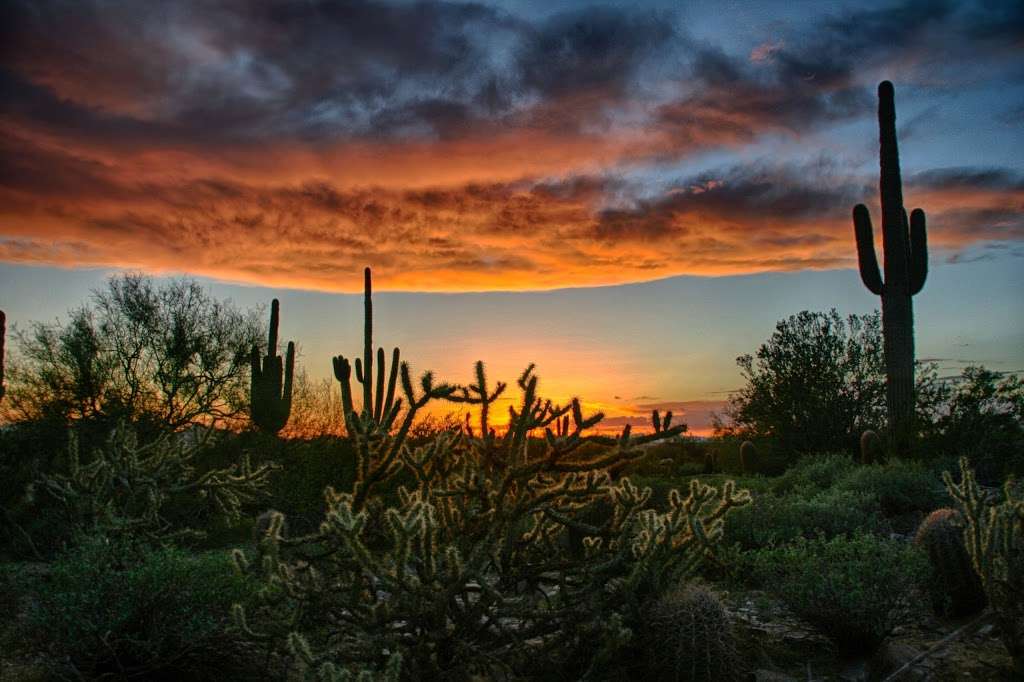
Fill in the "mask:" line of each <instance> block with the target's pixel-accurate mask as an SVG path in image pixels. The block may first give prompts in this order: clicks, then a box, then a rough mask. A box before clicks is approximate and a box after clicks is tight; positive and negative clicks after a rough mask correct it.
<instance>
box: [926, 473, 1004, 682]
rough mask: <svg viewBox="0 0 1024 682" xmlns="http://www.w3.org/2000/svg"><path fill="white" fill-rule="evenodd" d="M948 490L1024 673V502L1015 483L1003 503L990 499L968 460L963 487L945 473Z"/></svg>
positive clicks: (970, 551)
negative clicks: (955, 503)
mask: <svg viewBox="0 0 1024 682" xmlns="http://www.w3.org/2000/svg"><path fill="white" fill-rule="evenodd" d="M942 478H943V481H945V483H946V490H948V491H949V494H950V496H951V497H952V498H953V499H954V500H956V502H957V504H958V505H959V506H960V509H961V510H962V512H963V515H964V518H965V520H966V529H965V531H964V543H965V545H966V547H967V552H968V554H970V556H971V561H972V562H973V564H974V570H975V571H976V572H977V574H978V576H979V577H980V578H981V584H982V587H984V589H985V595H986V596H987V597H988V603H989V605H990V606H991V607H992V610H993V611H994V612H995V616H996V622H997V624H998V625H999V631H1000V636H1001V637H1002V639H1003V644H1005V645H1006V648H1007V650H1008V651H1009V652H1010V656H1011V657H1012V658H1013V664H1014V670H1015V672H1016V673H1017V674H1018V675H1024V499H1021V497H1020V492H1019V490H1018V489H1016V488H1015V482H1014V481H1013V479H1011V480H1009V481H1007V482H1006V484H1005V486H1004V487H1003V491H1002V492H1003V494H1002V501H1001V502H997V501H995V500H994V499H992V497H990V496H989V495H987V494H986V493H985V492H984V491H983V490H982V489H981V487H980V486H979V485H978V481H977V479H976V478H975V476H974V472H973V471H972V470H971V468H970V465H969V464H968V462H967V458H966V457H963V458H961V459H960V483H959V484H957V483H956V482H955V481H954V480H953V477H952V475H950V473H949V472H948V471H947V472H944V473H943V475H942Z"/></svg>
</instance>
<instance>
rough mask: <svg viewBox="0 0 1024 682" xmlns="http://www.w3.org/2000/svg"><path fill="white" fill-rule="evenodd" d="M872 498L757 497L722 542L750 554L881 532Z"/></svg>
mask: <svg viewBox="0 0 1024 682" xmlns="http://www.w3.org/2000/svg"><path fill="white" fill-rule="evenodd" d="M877 509H878V503H877V500H876V498H875V497H873V496H872V495H870V494H864V493H854V492H851V491H838V490H825V491H822V492H819V493H816V494H814V495H811V496H809V497H805V496H804V495H803V494H802V493H800V494H792V495H787V496H777V495H772V494H765V495H757V496H755V497H754V501H753V504H750V505H748V506H746V507H744V508H742V509H737V510H736V511H735V512H734V513H732V514H730V515H729V518H728V519H727V520H726V524H725V535H724V537H723V542H724V544H726V545H729V546H732V545H738V546H739V547H740V549H743V550H750V549H758V548H762V547H771V546H776V545H781V544H784V543H787V542H792V541H793V540H796V539H797V538H814V537H817V536H819V535H822V536H824V537H827V538H832V537H837V536H842V535H853V534H855V533H858V532H871V531H876V530H879V529H880V528H881V526H882V518H881V516H880V515H879V514H878V511H877Z"/></svg>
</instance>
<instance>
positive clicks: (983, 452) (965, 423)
mask: <svg viewBox="0 0 1024 682" xmlns="http://www.w3.org/2000/svg"><path fill="white" fill-rule="evenodd" d="M936 431H937V432H938V434H939V435H938V436H937V437H936V438H935V439H934V444H933V447H934V448H936V449H939V450H942V451H944V452H947V453H951V454H954V455H956V456H958V457H959V456H966V457H967V458H968V460H969V461H970V462H971V464H972V466H973V467H974V469H975V472H976V474H977V476H978V477H979V478H980V479H981V480H982V481H983V482H986V483H988V484H990V485H992V484H998V483H999V482H1000V481H1002V480H1003V479H1004V478H1005V477H1006V476H1008V475H1015V476H1024V381H1022V380H1021V378H1020V377H1019V376H1015V375H1012V374H1007V375H1000V374H999V373H997V372H993V371H990V370H987V369H985V368H984V367H967V368H966V369H964V372H963V374H962V376H960V377H959V378H958V380H957V381H956V382H955V384H954V387H953V390H952V395H951V396H950V397H949V400H948V402H947V404H946V408H945V411H944V414H942V416H941V417H940V418H939V419H938V421H937V424H936Z"/></svg>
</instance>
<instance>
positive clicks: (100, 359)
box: [6, 275, 259, 430]
mask: <svg viewBox="0 0 1024 682" xmlns="http://www.w3.org/2000/svg"><path fill="white" fill-rule="evenodd" d="M258 330H259V325H258V322H257V321H256V318H255V316H254V315H253V314H246V313H242V312H240V311H238V310H237V309H236V308H234V307H233V306H232V305H231V304H230V303H227V302H221V301H217V300H216V299H213V298H211V297H210V296H209V294H207V293H206V292H205V291H204V290H203V288H202V287H201V286H200V285H199V284H198V283H197V282H194V281H189V280H175V281H170V282H167V283H165V284H163V285H159V286H158V285H156V284H155V283H154V281H153V280H151V279H147V278H145V277H142V276H140V275H121V276H118V277H113V278H111V279H110V280H108V282H107V285H106V288H105V289H103V290H100V291H96V292H95V293H94V294H93V297H92V301H91V305H87V306H84V307H82V308H79V309H77V310H74V311H71V313H70V319H69V320H68V321H67V323H65V324H51V325H47V324H41V323H36V324H34V325H33V326H32V327H31V328H30V329H29V331H28V332H27V333H23V334H18V335H17V341H18V344H17V345H18V347H17V352H16V354H15V356H14V359H12V361H11V366H10V367H9V368H8V374H9V377H8V379H9V384H8V392H7V401H6V402H8V403H9V404H8V405H7V408H8V410H9V414H10V415H11V416H12V417H13V418H16V419H40V418H44V417H55V418H58V419H59V420H63V421H65V422H71V421H75V422H78V421H81V420H83V419H85V420H101V421H104V422H105V423H107V424H108V425H112V424H113V423H116V422H117V421H118V420H121V419H126V420H128V421H131V422H133V423H136V424H150V425H152V426H153V427H156V428H161V429H171V430H173V429H179V428H182V427H185V426H187V425H190V424H196V423H209V422H211V421H221V422H228V423H232V424H240V423H241V422H240V417H241V416H242V414H243V412H244V411H245V409H246V406H247V404H248V395H247V393H248V390H247V388H248V387H247V386H246V383H247V382H246V378H247V377H246V372H247V366H248V351H249V349H250V348H252V346H253V345H254V344H255V343H257V341H258V335H259V331H258Z"/></svg>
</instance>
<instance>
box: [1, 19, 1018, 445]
mask: <svg viewBox="0 0 1024 682" xmlns="http://www.w3.org/2000/svg"><path fill="white" fill-rule="evenodd" d="M0 55H2V57H0V308H3V309H5V310H6V311H7V313H8V318H9V324H14V325H18V326H21V327H22V328H23V327H24V325H25V323H26V322H27V321H29V320H32V319H42V320H52V319H54V318H56V317H57V316H58V315H60V314H62V313H63V312H64V311H65V310H67V309H68V308H71V307H73V306H76V305H78V304H79V303H81V302H82V301H83V300H84V298H85V297H86V296H87V295H88V291H89V289H90V288H94V287H98V286H100V285H101V284H102V282H103V278H104V277H105V276H106V274H108V273H110V272H114V271H117V270H118V269H124V268H127V269H134V270H141V271H144V272H149V273H153V274H157V275H177V274H182V273H184V274H188V275H191V276H195V277H198V278H200V279H201V280H202V281H204V283H208V284H209V285H210V286H211V288H212V290H213V292H214V293H215V294H216V295H217V296H221V297H228V296H229V297H231V298H233V299H234V300H235V301H236V302H238V303H239V304H241V305H245V306H251V305H257V304H261V303H262V304H266V303H267V302H268V301H269V299H270V298H271V297H273V296H278V297H279V298H281V300H282V308H283V311H282V315H283V323H282V335H283V337H284V338H286V339H290V338H294V339H296V340H297V341H298V342H299V344H300V347H301V349H302V357H301V359H300V362H301V363H302V364H303V365H304V366H306V367H307V369H308V370H309V372H310V373H311V374H312V375H314V376H327V375H328V373H329V370H330V361H329V356H330V355H332V354H336V353H339V352H344V353H345V354H347V355H351V354H353V353H354V352H357V351H358V349H359V338H360V336H359V335H360V329H359V326H360V317H361V312H360V309H359V303H360V302H359V297H358V296H354V295H352V293H353V292H356V291H359V290H360V289H361V285H362V278H361V271H362V267H363V266H364V265H370V266H372V267H373V269H374V282H375V285H376V287H377V289H378V290H379V291H380V292H382V293H381V294H380V295H379V296H378V297H377V299H376V300H377V310H378V317H377V329H378V334H377V338H378V339H379V340H380V341H381V342H382V343H384V344H385V345H388V346H390V345H393V344H399V345H401V346H402V348H403V352H404V354H405V356H406V357H408V358H409V359H410V361H411V362H412V363H413V365H414V367H415V368H416V369H426V368H433V369H435V370H437V371H438V373H440V374H441V375H442V376H443V377H445V378H448V379H450V380H452V381H468V380H469V379H470V370H471V366H472V362H473V361H474V360H476V359H483V360H485V361H487V362H488V363H489V365H490V366H491V368H492V372H493V373H494V375H495V376H496V378H503V379H506V380H508V381H513V380H514V378H515V376H516V375H517V373H518V371H519V370H521V369H522V367H523V366H524V365H525V364H526V363H528V362H531V361H534V362H537V363H538V368H539V373H540V375H541V379H542V386H543V387H546V389H547V392H548V393H550V394H552V395H554V396H555V397H558V398H565V397H568V396H569V395H573V394H580V395H582V396H583V397H584V398H585V399H586V402H587V403H588V405H590V406H591V407H593V408H602V409H606V410H607V411H608V413H609V414H611V415H613V416H614V417H615V418H616V419H617V420H618V421H617V423H621V421H623V420H625V419H628V418H630V417H631V416H633V415H636V414H639V413H641V412H644V411H647V410H649V409H651V408H652V407H654V406H660V407H667V406H674V407H675V408H677V409H679V408H682V410H683V411H684V412H685V413H686V414H687V417H686V420H687V421H689V422H690V423H691V426H693V427H695V430H697V431H698V432H700V431H703V430H706V425H707V413H708V411H709V410H711V409H715V408H717V407H718V406H720V404H721V400H722V399H723V398H724V396H725V395H726V394H727V392H728V391H729V390H732V389H735V388H737V387H738V385H739V374H738V372H737V370H736V367H735V358H736V356H737V355H739V354H741V353H745V352H752V351H753V350H754V349H755V348H756V347H757V344H758V343H760V342H761V341H763V340H764V339H765V338H766V337H767V336H768V335H769V334H770V333H771V331H772V328H773V326H774V323H775V321H776V320H778V319H779V318H781V317H785V316H787V315H790V314H793V313H796V312H798V311H799V310H801V309H805V308H809V309H816V310H824V309H827V308H829V307H833V306H835V307H837V308H839V310H840V311H841V312H843V313H853V312H856V313H861V312H868V311H870V310H872V309H874V308H875V307H877V305H878V301H877V299H876V298H874V297H873V296H871V295H870V294H869V292H868V291H867V290H866V289H865V288H864V287H863V286H862V285H861V283H860V280H859V277H858V275H857V273H856V271H855V270H854V269H852V268H855V256H856V254H855V249H854V243H853V229H852V225H851V220H850V211H851V208H852V207H853V205H854V204H856V203H858V202H865V203H867V204H868V205H869V207H871V209H872V211H873V213H874V214H875V216H876V220H877V215H878V200H877V181H878V180H877V173H878V166H877V163H878V162H877V139H878V134H877V123H876V119H875V107H876V100H875V94H874V93H875V87H876V86H877V83H878V82H879V81H880V80H882V79H889V80H892V81H893V82H894V83H895V85H896V107H897V114H898V117H899V118H898V121H897V123H898V131H899V140H900V145H901V149H900V152H901V161H902V165H903V177H904V193H905V197H906V201H907V207H908V209H909V208H914V207H921V208H923V209H924V210H925V211H926V213H927V214H928V221H929V223H928V228H929V246H930V257H931V262H932V266H933V268H932V272H931V275H930V278H929V281H928V283H927V284H926V286H925V288H924V291H923V292H922V293H921V294H920V295H919V296H918V297H917V298H916V299H915V306H916V314H917V323H918V324H917V329H918V355H919V357H928V358H937V359H940V361H941V362H940V364H941V366H942V367H943V368H944V371H949V372H957V371H959V368H960V367H962V366H963V365H964V364H965V363H967V362H982V363H984V364H986V365H988V366H990V367H991V368H992V369H996V370H1001V371H1010V370H1019V369H1024V303H1022V296H1024V157H1022V152H1024V3H1020V2H1009V1H985V0H959V1H953V0H949V1H946V2H943V1H938V0H928V1H913V0H911V1H905V2H865V1H859V2H854V1H848V2H840V1H832V2H810V1H806V2H801V1H798V0H797V1H794V0H785V1H783V2H746V1H738V2H728V1H723V0H715V1H710V0H695V1H691V2H678V0H677V1H673V2H655V1H652V2H622V3H605V4H601V5H590V4H588V3H584V2H567V1H558V0H544V1H540V0H520V1H509V2H480V3H458V2H451V3H442V2H417V3H411V2H357V1H348V2H329V1H327V0H293V1H285V0H275V1H269V0H268V1H258V0H257V1H254V2H243V1H242V0H230V1H229V0H225V1H221V2H216V1H212V0H195V1H193V2H173V3H172V2H135V1H127V0H126V1H124V2H111V1H103V2H100V1H92V2H90V1H75V2H71V1H66V2H60V1H57V0H24V1H19V0H8V1H7V2H4V3H3V4H2V5H0Z"/></svg>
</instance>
